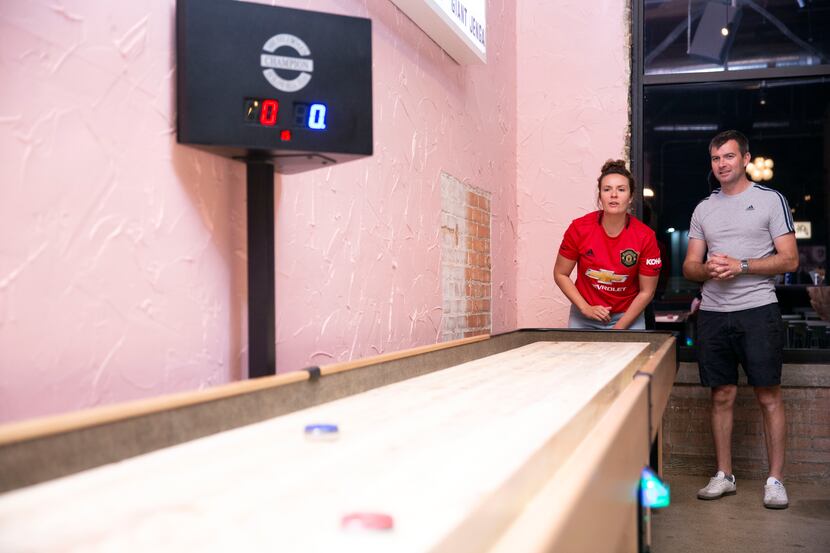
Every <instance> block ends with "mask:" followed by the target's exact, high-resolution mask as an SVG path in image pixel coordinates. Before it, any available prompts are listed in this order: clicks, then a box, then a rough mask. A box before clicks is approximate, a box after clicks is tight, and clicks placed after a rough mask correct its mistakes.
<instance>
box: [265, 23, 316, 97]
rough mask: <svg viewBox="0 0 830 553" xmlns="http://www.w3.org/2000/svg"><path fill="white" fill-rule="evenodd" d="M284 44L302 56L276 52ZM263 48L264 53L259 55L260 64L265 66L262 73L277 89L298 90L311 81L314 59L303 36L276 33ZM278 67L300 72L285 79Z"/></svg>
mask: <svg viewBox="0 0 830 553" xmlns="http://www.w3.org/2000/svg"><path fill="white" fill-rule="evenodd" d="M282 46H287V47H289V48H291V49H292V50H294V52H296V53H297V55H298V56H300V57H292V56H278V55H276V54H275V53H274V52H276V51H277V48H280V47H282ZM262 49H263V50H264V53H262V54H260V57H259V64H260V65H261V66H262V67H263V68H264V71H263V72H262V74H263V75H265V79H266V80H267V81H268V82H269V83H271V86H273V87H274V88H276V89H277V90H281V91H282V92H297V91H298V90H302V89H303V88H304V87H305V86H306V85H307V84H308V83H309V81H311V73H312V72H313V71H314V60H312V59H311V58H309V57H308V56H310V55H311V50H310V49H309V48H308V45H307V44H306V43H305V42H303V40H302V39H301V38H299V37H296V36H294V35H289V34H287V33H282V34H279V35H274V36H272V37H271V38H269V39H268V40H267V41H266V42H265V44H264V45H263V46H262ZM277 69H283V70H287V71H299V74H298V75H297V76H296V77H294V78H293V79H284V78H282V77H280V76H279V75H278V74H277V71H276V70H277Z"/></svg>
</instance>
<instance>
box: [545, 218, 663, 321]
mask: <svg viewBox="0 0 830 553" xmlns="http://www.w3.org/2000/svg"><path fill="white" fill-rule="evenodd" d="M601 221H602V212H601V211H595V212H593V213H589V214H588V215H585V216H584V217H580V218H579V219H575V220H574V221H573V222H572V223H571V226H569V227H568V230H567V231H565V237H564V238H563V239H562V245H561V246H559V254H560V255H561V256H563V257H567V258H568V259H571V260H573V261H576V262H577V265H576V270H577V277H576V289H577V290H579V293H580V294H581V295H582V297H583V298H584V299H585V301H587V302H588V303H589V304H591V305H604V306H606V307H609V308H610V309H611V312H612V313H622V312H623V311H625V310H626V309H628V306H629V305H631V302H632V301H634V297H635V296H636V295H637V293H638V292H639V291H640V282H639V275H640V274H642V275H644V276H657V275H659V274H660V268H661V267H662V266H663V263H662V261H661V259H660V250H659V248H658V247H657V239H656V238H655V236H654V231H653V230H651V229H650V228H648V227H647V226H646V225H644V224H643V223H642V222H640V221H639V220H637V219H636V218H635V217H631V216H629V217H628V221H627V222H626V225H625V227H624V228H623V231H622V232H621V233H620V234H619V235H618V236H615V237H614V238H611V237H609V236H608V235H607V234H606V233H605V229H603V228H602V223H601Z"/></svg>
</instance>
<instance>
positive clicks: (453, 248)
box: [441, 173, 492, 340]
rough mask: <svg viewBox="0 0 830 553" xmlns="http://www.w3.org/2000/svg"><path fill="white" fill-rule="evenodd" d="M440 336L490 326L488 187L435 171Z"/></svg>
mask: <svg viewBox="0 0 830 553" xmlns="http://www.w3.org/2000/svg"><path fill="white" fill-rule="evenodd" d="M441 206H442V209H441V247H442V248H441V253H442V256H441V282H442V291H443V309H444V316H443V318H442V327H441V339H442V340H452V339H455V338H462V337H465V336H474V335H477V334H487V333H489V332H490V329H491V328H492V316H491V301H490V300H491V292H490V290H491V286H490V283H491V277H490V266H491V260H490V215H491V212H490V193H489V192H487V191H484V190H479V189H476V188H473V187H471V186H467V185H465V184H464V183H462V182H460V181H459V180H458V179H456V178H454V177H452V176H451V175H448V174H446V173H442V174H441Z"/></svg>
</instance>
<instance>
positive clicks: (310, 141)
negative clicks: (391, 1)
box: [176, 0, 373, 173]
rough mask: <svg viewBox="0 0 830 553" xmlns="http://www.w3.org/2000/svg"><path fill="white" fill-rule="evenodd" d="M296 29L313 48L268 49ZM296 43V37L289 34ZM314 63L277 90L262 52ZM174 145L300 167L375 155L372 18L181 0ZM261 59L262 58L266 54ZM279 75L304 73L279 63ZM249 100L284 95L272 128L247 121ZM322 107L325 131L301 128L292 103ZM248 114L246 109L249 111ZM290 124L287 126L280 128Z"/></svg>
mask: <svg viewBox="0 0 830 553" xmlns="http://www.w3.org/2000/svg"><path fill="white" fill-rule="evenodd" d="M277 35H290V36H292V37H296V38H298V39H299V40H300V42H302V43H304V44H305V45H307V49H308V51H309V52H308V53H307V55H303V53H301V52H298V50H297V49H296V48H293V47H292V46H290V45H289V46H285V45H283V46H281V47H279V48H277V49H276V50H275V51H274V50H273V49H272V50H270V51H264V50H263V48H264V46H265V45H266V43H267V42H268V41H269V39H271V38H272V37H275V36H277ZM292 40H293V39H292ZM268 54H272V55H275V56H281V57H282V58H283V59H288V60H289V62H290V61H291V60H300V63H304V64H306V67H310V66H309V65H308V64H313V69H312V70H311V71H307V74H308V76H310V77H311V78H310V80H309V81H308V83H307V84H306V85H305V86H303V87H302V88H301V89H300V90H296V91H288V92H286V91H283V90H278V89H277V88H276V87H275V86H274V85H272V84H271V83H270V82H269V80H268V79H267V78H266V77H265V75H264V71H266V70H267V69H268V67H265V66H263V65H262V64H261V60H262V59H264V58H262V56H263V55H266V57H267V55H268ZM176 59H177V81H176V82H177V110H178V135H177V138H178V142H179V143H181V144H189V145H192V146H196V147H199V148H203V149H206V150H208V151H211V152H213V153H216V154H220V155H223V156H227V157H232V158H236V159H241V160H268V161H270V162H272V163H273V164H274V166H275V168H276V170H277V171H279V172H281V173H297V172H301V171H306V170H309V169H316V168H319V167H321V166H324V165H329V164H332V163H336V162H342V161H348V160H351V159H356V158H360V157H364V156H369V155H372V143H373V142H372V22H371V20H369V19H364V18H359V17H348V16H341V15H332V14H325V13H318V12H311V11H305V10H296V9H289V8H282V7H274V6H265V5H260V4H253V3H249V2H241V1H237V0H178V2H177V5H176ZM262 63H265V62H264V61H263V62H262ZM273 71H276V73H277V74H278V75H279V77H280V78H281V79H283V80H287V81H292V80H295V79H297V77H298V76H300V75H301V73H302V72H303V71H302V70H296V71H295V70H292V69H285V68H279V69H273ZM251 99H269V100H270V102H271V104H272V105H273V104H274V100H276V101H277V102H279V110H280V111H279V113H280V118H279V119H278V120H277V121H276V124H272V126H264V125H262V124H258V122H257V121H250V120H246V109H247V106H250V105H251V102H252V100H251ZM312 104H318V105H319V104H322V105H323V106H324V108H323V109H324V110H325V111H324V112H323V113H324V114H325V116H326V121H325V123H326V124H325V129H319V128H316V129H315V128H308V127H307V126H302V125H297V124H296V121H295V120H294V118H293V117H292V116H291V113H292V110H294V106H298V105H299V107H298V108H297V109H304V108H303V105H305V106H308V105H312ZM249 113H250V112H249ZM284 131H285V132H284Z"/></svg>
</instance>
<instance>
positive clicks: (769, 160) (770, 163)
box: [764, 158, 775, 169]
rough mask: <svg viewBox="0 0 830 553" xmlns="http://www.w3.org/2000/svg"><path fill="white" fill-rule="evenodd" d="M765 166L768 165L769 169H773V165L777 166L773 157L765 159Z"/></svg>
mask: <svg viewBox="0 0 830 553" xmlns="http://www.w3.org/2000/svg"><path fill="white" fill-rule="evenodd" d="M764 167H766V168H767V169H772V168H773V167H775V164H774V163H773V162H772V159H771V158H770V159H765V160H764Z"/></svg>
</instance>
